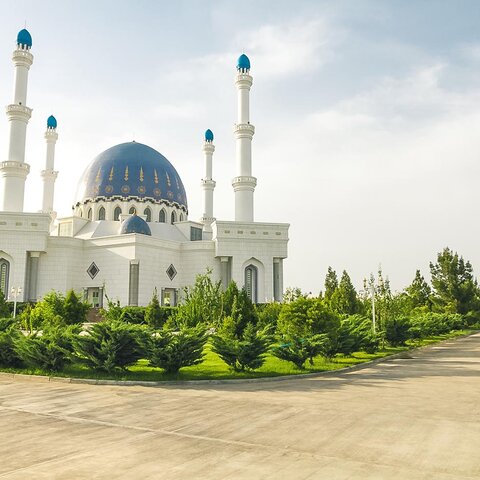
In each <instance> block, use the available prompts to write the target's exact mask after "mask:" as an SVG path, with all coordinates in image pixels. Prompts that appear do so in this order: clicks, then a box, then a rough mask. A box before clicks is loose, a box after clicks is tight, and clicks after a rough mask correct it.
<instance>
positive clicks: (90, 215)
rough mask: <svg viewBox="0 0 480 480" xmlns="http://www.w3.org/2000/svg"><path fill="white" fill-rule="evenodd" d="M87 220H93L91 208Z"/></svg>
mask: <svg viewBox="0 0 480 480" xmlns="http://www.w3.org/2000/svg"><path fill="white" fill-rule="evenodd" d="M87 218H88V219H89V220H91V219H92V209H91V208H89V209H88V212H87Z"/></svg>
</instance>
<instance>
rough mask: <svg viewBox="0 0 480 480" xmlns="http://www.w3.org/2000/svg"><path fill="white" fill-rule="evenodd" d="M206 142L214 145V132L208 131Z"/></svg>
mask: <svg viewBox="0 0 480 480" xmlns="http://www.w3.org/2000/svg"><path fill="white" fill-rule="evenodd" d="M205 141H206V142H208V143H212V142H213V132H212V131H211V130H210V129H208V130H207V131H206V132H205Z"/></svg>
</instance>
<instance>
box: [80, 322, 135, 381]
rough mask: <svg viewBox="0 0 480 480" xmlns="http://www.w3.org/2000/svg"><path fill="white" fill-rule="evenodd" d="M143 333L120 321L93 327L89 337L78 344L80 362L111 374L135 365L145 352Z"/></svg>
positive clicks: (97, 324)
mask: <svg viewBox="0 0 480 480" xmlns="http://www.w3.org/2000/svg"><path fill="white" fill-rule="evenodd" d="M141 344H142V332H141V331H140V330H139V329H138V328H135V327H133V326H131V325H128V324H125V323H123V322H120V321H105V322H101V323H96V324H95V325H93V326H92V328H91V329H90V331H89V332H88V334H87V335H84V336H79V337H77V338H75V340H74V353H75V356H76V358H77V359H78V360H79V361H80V362H82V363H85V364H86V365H87V366H88V367H90V368H94V369H96V370H103V371H105V372H108V373H112V372H114V371H115V370H116V369H118V368H120V369H124V370H125V369H126V368H127V367H128V366H130V365H133V364H134V363H136V362H137V360H139V359H140V358H142V356H143V354H144V352H143V348H142V347H141Z"/></svg>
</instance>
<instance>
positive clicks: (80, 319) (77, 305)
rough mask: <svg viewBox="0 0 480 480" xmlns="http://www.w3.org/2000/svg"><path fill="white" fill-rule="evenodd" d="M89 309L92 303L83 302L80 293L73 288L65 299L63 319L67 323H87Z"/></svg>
mask: <svg viewBox="0 0 480 480" xmlns="http://www.w3.org/2000/svg"><path fill="white" fill-rule="evenodd" d="M89 310H90V305H89V304H88V303H87V302H82V300H81V298H80V295H77V294H76V293H75V292H74V291H73V290H69V291H68V292H67V294H66V296H65V299H64V301H63V320H64V322H65V323H66V324H67V325H73V324H76V323H85V322H86V319H87V312H88V311H89Z"/></svg>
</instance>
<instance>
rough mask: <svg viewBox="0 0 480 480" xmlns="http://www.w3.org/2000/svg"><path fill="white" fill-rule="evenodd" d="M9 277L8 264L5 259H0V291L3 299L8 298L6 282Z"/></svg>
mask: <svg viewBox="0 0 480 480" xmlns="http://www.w3.org/2000/svg"><path fill="white" fill-rule="evenodd" d="M9 276H10V262H9V261H8V260H7V259H6V258H3V257H2V258H0V290H1V291H2V292H3V295H4V296H5V298H8V280H9Z"/></svg>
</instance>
